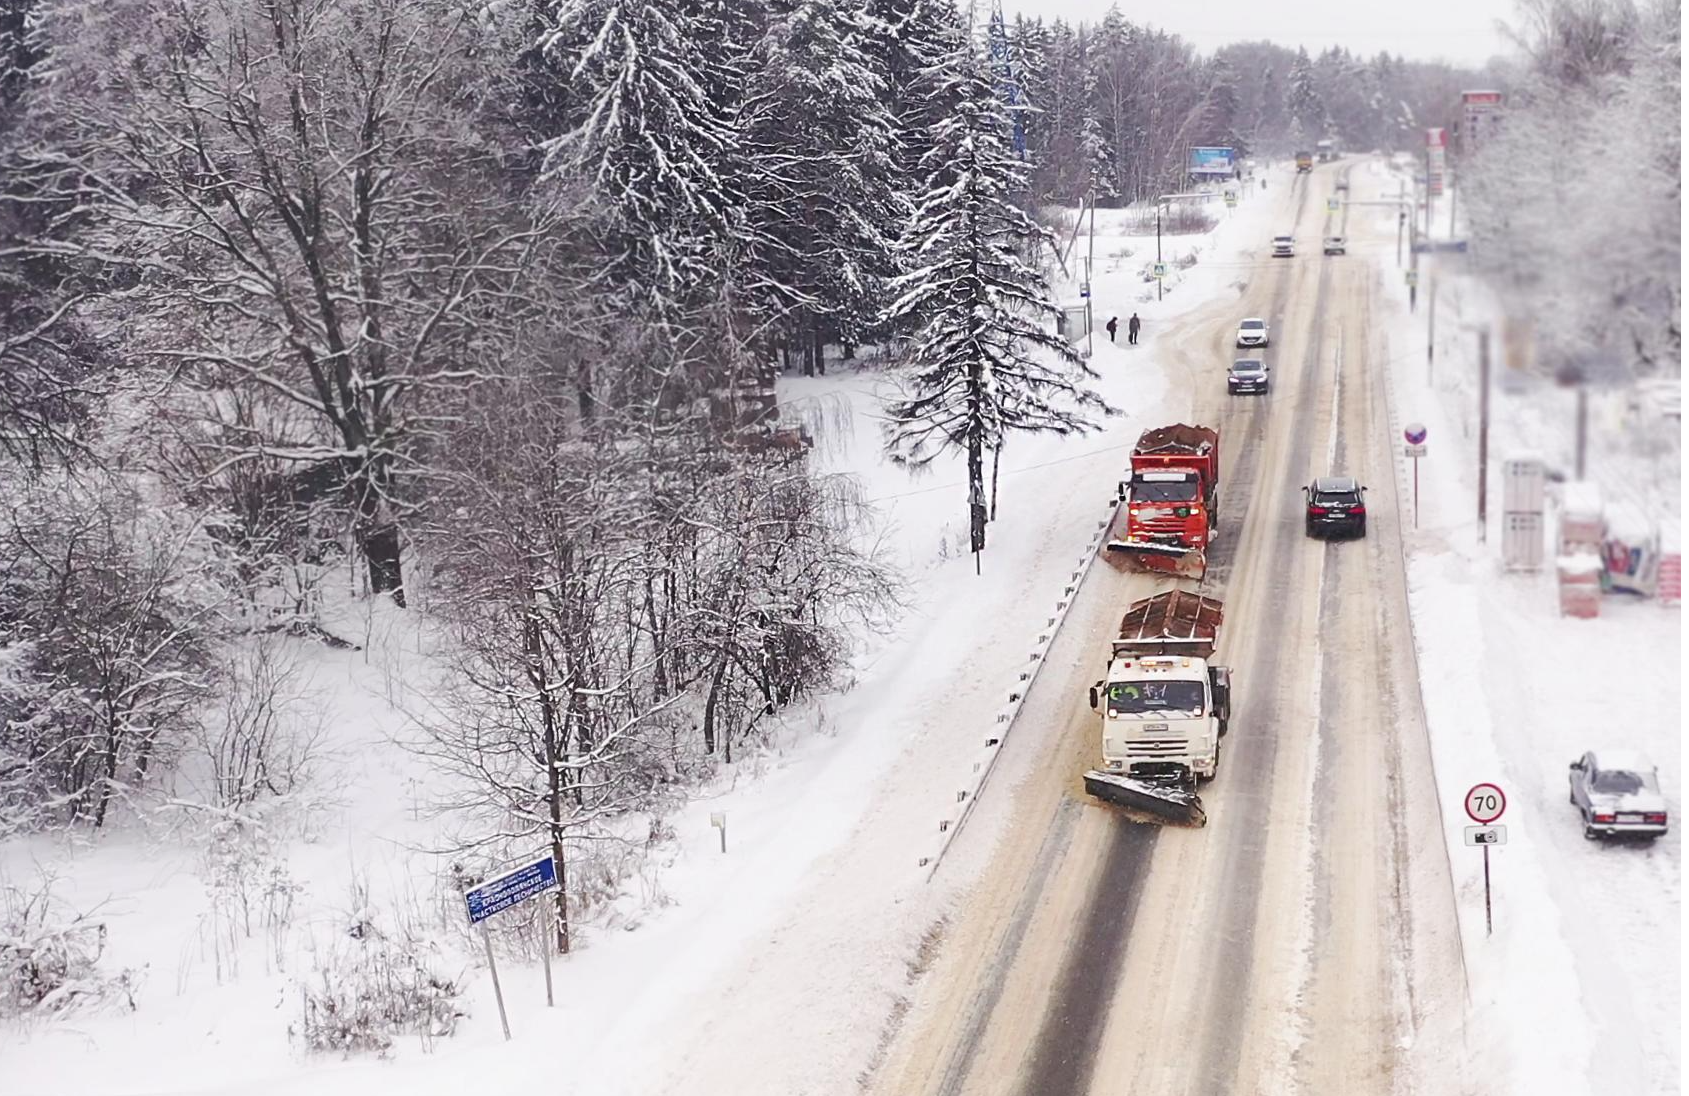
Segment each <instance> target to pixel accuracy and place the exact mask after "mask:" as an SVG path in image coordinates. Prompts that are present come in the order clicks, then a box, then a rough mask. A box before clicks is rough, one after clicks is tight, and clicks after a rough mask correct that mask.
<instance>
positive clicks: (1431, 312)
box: [1425, 270, 1437, 388]
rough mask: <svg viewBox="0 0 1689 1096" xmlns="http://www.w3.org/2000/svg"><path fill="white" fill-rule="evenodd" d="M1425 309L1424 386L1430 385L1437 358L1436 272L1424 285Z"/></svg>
mask: <svg viewBox="0 0 1689 1096" xmlns="http://www.w3.org/2000/svg"><path fill="white" fill-rule="evenodd" d="M1425 293H1426V299H1425V309H1426V313H1427V320H1428V323H1427V324H1426V332H1425V387H1427V388H1430V387H1431V367H1432V365H1433V364H1434V363H1435V361H1436V358H1437V272H1436V271H1435V270H1433V271H1431V280H1430V281H1429V282H1428V283H1427V284H1426V286H1425Z"/></svg>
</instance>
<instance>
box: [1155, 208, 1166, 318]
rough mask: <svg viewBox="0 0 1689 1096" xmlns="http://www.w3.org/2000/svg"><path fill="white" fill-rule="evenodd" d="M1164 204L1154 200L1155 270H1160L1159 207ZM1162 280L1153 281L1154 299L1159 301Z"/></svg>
mask: <svg viewBox="0 0 1689 1096" xmlns="http://www.w3.org/2000/svg"><path fill="white" fill-rule="evenodd" d="M1163 204H1164V203H1163V202H1162V201H1161V199H1160V198H1157V199H1156V200H1155V268H1156V269H1157V270H1160V269H1161V207H1162V205H1163ZM1162 281H1163V279H1161V278H1157V279H1155V299H1156V300H1158V301H1159V300H1160V299H1161V283H1162Z"/></svg>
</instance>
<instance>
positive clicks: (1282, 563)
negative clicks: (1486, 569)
mask: <svg viewBox="0 0 1689 1096" xmlns="http://www.w3.org/2000/svg"><path fill="white" fill-rule="evenodd" d="M1339 170H1340V169H1337V168H1326V167H1322V168H1320V169H1319V170H1317V171H1316V172H1315V173H1314V174H1313V175H1312V176H1307V177H1302V178H1300V179H1298V180H1297V182H1296V184H1295V185H1294V186H1293V187H1291V188H1287V189H1288V191H1289V192H1288V193H1284V194H1283V195H1282V197H1280V198H1279V199H1278V200H1279V201H1280V202H1281V203H1283V208H1282V212H1283V216H1284V219H1285V222H1286V223H1288V222H1289V221H1290V219H1291V218H1292V217H1294V219H1295V231H1296V237H1297V248H1298V256H1297V257H1296V258H1295V259H1292V260H1289V261H1279V262H1274V261H1272V260H1270V259H1267V258H1266V257H1265V246H1264V245H1265V243H1266V241H1265V239H1263V240H1262V241H1261V243H1262V245H1263V246H1262V248H1261V250H1260V251H1258V252H1257V253H1256V256H1257V261H1256V262H1255V263H1254V264H1252V267H1251V270H1250V274H1249V280H1248V284H1247V286H1246V288H1245V290H1244V293H1243V297H1242V299H1241V300H1239V301H1233V300H1226V301H1223V302H1216V303H1215V304H1213V305H1211V306H1209V307H1207V308H1205V309H1203V310H1202V311H1199V312H1198V313H1196V314H1194V315H1193V316H1191V317H1190V318H1189V319H1188V320H1187V321H1186V322H1185V323H1183V324H1182V325H1181V328H1180V332H1179V334H1178V335H1177V336H1173V337H1171V338H1170V339H1169V340H1168V341H1171V342H1172V343H1173V345H1172V346H1170V347H1169V346H1167V345H1165V343H1164V345H1163V347H1162V350H1163V353H1164V354H1168V355H1170V356H1171V357H1172V359H1173V360H1174V361H1175V362H1176V363H1177V366H1178V368H1182V369H1183V370H1184V371H1185V373H1186V377H1185V378H1184V379H1183V380H1182V381H1181V380H1177V379H1176V380H1175V384H1181V383H1182V384H1184V385H1185V386H1186V390H1187V391H1188V393H1189V397H1190V402H1189V412H1190V414H1191V416H1192V417H1193V419H1194V421H1198V422H1203V423H1209V424H1213V423H1218V425H1219V426H1220V429H1221V446H1222V499H1221V505H1220V515H1221V523H1222V533H1221V537H1220V541H1219V544H1218V546H1217V552H1216V559H1215V561H1214V565H1212V566H1211V567H1210V571H1209V576H1208V579H1207V580H1206V582H1205V587H1206V589H1205V591H1204V592H1209V593H1214V594H1217V595H1218V596H1221V597H1223V598H1224V599H1225V602H1226V627H1225V631H1224V633H1223V636H1222V641H1221V649H1220V656H1221V661H1222V662H1225V663H1227V664H1229V665H1231V666H1232V667H1233V668H1234V681H1235V683H1236V685H1235V688H1236V699H1235V701H1234V710H1235V712H1236V715H1235V716H1234V719H1233V723H1232V732H1231V734H1230V736H1229V737H1228V738H1227V740H1226V743H1225V751H1224V756H1223V760H1222V764H1221V772H1220V775H1219V777H1218V779H1217V780H1216V781H1215V782H1214V783H1213V784H1212V785H1210V786H1209V787H1208V788H1207V790H1206V791H1205V792H1204V800H1205V803H1206V804H1207V807H1208V815H1209V824H1208V826H1207V828H1206V829H1203V830H1179V829H1156V828H1152V827H1145V826H1139V825H1134V824H1132V823H1130V822H1127V821H1125V820H1123V819H1122V818H1121V817H1119V816H1118V815H1116V814H1114V813H1111V812H1110V811H1109V810H1107V809H1105V808H1103V807H1101V806H1098V805H1096V804H1095V803H1092V802H1089V801H1087V800H1086V798H1085V796H1084V794H1083V791H1082V788H1081V786H1080V773H1081V772H1082V771H1083V770H1084V769H1086V768H1087V767H1089V766H1090V765H1091V764H1093V763H1094V756H1093V755H1094V753H1095V751H1096V735H1097V730H1096V724H1095V720H1096V717H1095V715H1094V713H1092V712H1091V711H1090V709H1089V708H1088V707H1087V705H1086V701H1085V687H1086V686H1087V685H1089V684H1090V683H1091V682H1092V681H1093V680H1094V679H1095V678H1096V676H1097V674H1098V671H1099V670H1100V668H1101V664H1102V661H1103V657H1102V653H1103V652H1106V650H1107V641H1108V638H1109V636H1110V635H1111V631H1112V627H1113V625H1114V624H1115V623H1116V622H1117V620H1118V616H1119V613H1120V611H1121V610H1122V609H1123V608H1124V607H1125V605H1126V604H1127V603H1128V602H1129V601H1130V600H1132V599H1134V598H1137V597H1141V596H1144V595H1146V594H1148V593H1151V592H1153V591H1154V590H1155V589H1156V588H1158V585H1165V580H1159V579H1155V578H1151V577H1149V576H1143V575H1137V574H1131V573H1127V572H1125V571H1123V570H1121V569H1119V568H1118V567H1116V566H1114V565H1113V561H1107V563H1108V565H1105V566H1099V567H1096V568H1094V569H1093V570H1092V572H1091V575H1090V577H1089V579H1088V580H1087V582H1086V584H1085V586H1084V588H1083V589H1082V591H1081V595H1080V601H1079V602H1078V603H1076V605H1075V607H1074V612H1073V614H1072V615H1071V616H1070V617H1069V620H1068V624H1067V626H1066V628H1064V630H1063V632H1062V634H1061V636H1060V637H1059V638H1058V640H1057V642H1056V644H1055V645H1054V646H1053V647H1052V648H1051V651H1050V655H1049V657H1050V660H1051V662H1052V663H1053V664H1054V665H1060V666H1070V667H1071V669H1070V670H1068V671H1067V672H1065V673H1051V674H1048V675H1046V676H1045V677H1044V678H1043V679H1041V680H1040V681H1039V683H1038V684H1037V686H1036V687H1035V688H1034V689H1033V691H1032V693H1031V694H1030V695H1029V697H1028V707H1027V709H1026V710H1025V712H1024V714H1023V716H1022V719H1023V721H1025V725H1026V726H1027V727H1028V728H1031V727H1038V728H1041V729H1042V731H1043V733H1039V732H1038V731H1034V732H1033V733H1031V734H1027V735H1025V737H1024V739H1023V740H1022V741H1021V742H1020V743H1019V748H1020V749H1021V750H1023V751H1029V752H1030V753H1031V754H1032V755H1033V756H1031V757H1027V758H1022V764H1023V765H1024V766H1025V771H1026V772H1027V773H1028V775H1027V776H1026V778H1025V779H1024V781H1023V782H1022V783H1021V785H1020V786H1019V787H1018V789H1017V790H1016V792H1015V795H1014V797H1013V800H1012V806H1011V807H1009V808H1006V809H1009V810H1011V811H1012V821H1011V822H1010V825H1009V826H1008V828H1007V833H1006V836H1005V837H1003V839H1002V841H1001V842H1000V844H999V845H998V846H997V847H996V848H995V849H994V850H992V851H991V852H990V854H989V855H990V861H989V865H988V867H987V868H986V869H985V870H984V872H983V873H982V875H981V878H980V881H979V882H978V884H977V885H976V886H975V887H974V889H973V890H972V892H971V893H970V894H969V895H968V896H967V897H966V898H965V899H964V900H963V902H962V903H961V904H960V908H961V909H962V910H963V912H962V914H961V915H960V916H958V917H957V918H956V919H955V920H954V921H953V922H952V924H951V926H950V928H949V931H948V933H947V938H946V940H945V942H944V944H943V948H942V952H941V954H940V957H939V960H938V962H937V963H936V965H935V966H934V968H933V970H932V972H931V974H930V975H929V976H928V978H927V979H926V980H925V983H924V986H923V989H922V990H921V992H920V993H919V994H918V996H917V997H916V1000H915V1004H914V1008H913V1009H912V1010H911V1013H910V1015H909V1017H908V1019H907V1021H906V1023H905V1025H904V1027H903V1031H902V1036H901V1038H900V1039H899V1041H898V1043H897V1044H896V1045H895V1046H894V1048H893V1050H892V1053H891V1055H890V1058H889V1060H888V1062H887V1063H886V1066H885V1068H884V1069H883V1070H882V1071H881V1072H880V1073H879V1075H878V1077H877V1078H876V1085H875V1090H876V1091H879V1092H885V1093H915V1092H920V1093H944V1094H951V1093H954V1094H963V1093H966V1094H982V1096H983V1094H999V1093H1002V1094H1026V1096H1031V1094H1044V1093H1048V1094H1052V1096H1053V1094H1058V1093H1061V1094H1066V1093H1078V1092H1097V1093H1103V1092H1120V1091H1125V1090H1128V1089H1134V1090H1137V1091H1155V1092H1185V1093H1209V1092H1213V1093H1220V1092H1256V1093H1270V1092H1292V1091H1306V1092H1330V1091H1355V1092H1360V1091H1365V1092H1376V1093H1382V1092H1388V1091H1392V1090H1393V1089H1394V1090H1402V1089H1404V1088H1405V1087H1406V1086H1405V1079H1406V1078H1407V1076H1408V1075H1409V1074H1410V1073H1411V1072H1412V1071H1411V1070H1409V1069H1407V1068H1404V1067H1405V1066H1407V1065H1409V1064H1411V1063H1410V1062H1409V1059H1410V1058H1411V1057H1412V1056H1413V1055H1415V1054H1416V1053H1421V1052H1422V1053H1424V1054H1427V1055H1449V1056H1459V1055H1461V1054H1463V1052H1464V1048H1463V1045H1462V1041H1463V1032H1462V1029H1461V1026H1460V1021H1459V1019H1458V1017H1459V1016H1460V1015H1461V1014H1462V1012H1463V1009H1462V1008H1461V1004H1460V1002H1461V998H1462V996H1463V988H1462V973H1461V968H1460V957H1459V952H1458V942H1457V935H1456V930H1455V925H1454V919H1453V913H1452V909H1451V905H1450V890H1451V884H1450V878H1449V869H1448V863H1447V858H1446V854H1445V852H1444V849H1443V846H1442V844H1441V838H1440V830H1439V826H1438V822H1437V818H1436V810H1437V808H1436V802H1435V791H1434V787H1433V782H1432V778H1431V773H1430V755H1429V750H1428V745H1427V741H1426V736H1425V732H1424V725H1423V715H1422V713H1421V712H1420V708H1419V690H1418V684H1417V671H1416V667H1415V665H1414V661H1413V646H1412V642H1411V639H1410V636H1409V629H1408V624H1407V619H1408V618H1407V603H1406V592H1405V583H1404V579H1403V566H1402V558H1401V543H1400V532H1399V528H1398V524H1397V518H1396V515H1397V509H1396V505H1395V497H1394V483H1395V477H1394V475H1393V473H1392V471H1391V464H1390V461H1391V459H1392V458H1391V448H1390V446H1391V440H1392V439H1391V437H1390V430H1389V426H1388V415H1387V409H1386V407H1385V404H1384V399H1385V395H1384V391H1383V387H1382V378H1381V377H1379V375H1378V371H1377V370H1376V369H1372V368H1369V364H1368V363H1369V360H1375V359H1376V354H1377V352H1378V346H1379V343H1380V341H1381V335H1380V333H1379V332H1378V331H1377V330H1375V326H1374V323H1373V318H1372V317H1373V312H1374V304H1375V301H1376V298H1377V294H1378V290H1379V281H1378V279H1379V277H1380V273H1379V271H1378V269H1377V267H1376V266H1375V265H1373V264H1372V263H1371V262H1370V261H1369V259H1368V258H1366V257H1364V252H1365V251H1367V250H1372V251H1379V250H1381V249H1380V248H1376V247H1375V248H1365V247H1364V246H1357V245H1364V244H1365V243H1366V237H1367V236H1368V234H1369V229H1368V227H1367V226H1368V225H1369V224H1376V223H1378V221H1379V219H1378V218H1376V217H1366V218H1361V217H1357V218H1356V223H1355V224H1351V225H1349V226H1348V230H1349V232H1350V234H1351V237H1352V243H1351V248H1352V250H1355V251H1361V252H1362V254H1351V255H1349V256H1346V257H1338V258H1331V259H1322V258H1321V256H1320V240H1321V237H1322V235H1323V234H1324V232H1325V229H1326V217H1327V215H1326V213H1325V199H1326V197H1327V195H1328V194H1329V193H1330V191H1331V189H1332V187H1333V184H1334V182H1335V181H1336V179H1337V177H1338V173H1339ZM1353 174H1354V176H1355V182H1356V185H1357V188H1359V186H1360V185H1361V184H1362V182H1363V172H1361V171H1355V172H1354V173H1353ZM1357 196H1361V195H1359V194H1357ZM1366 196H1368V197H1370V196H1371V195H1370V194H1369V195H1366ZM1363 222H1364V223H1363ZM1377 240H1381V237H1378V238H1377ZM1375 242H1377V241H1376V240H1375ZM1245 315H1265V316H1266V317H1267V318H1268V319H1269V322H1270V323H1272V325H1273V327H1274V330H1275V345H1274V348H1273V349H1272V350H1271V351H1270V352H1269V353H1268V355H1267V357H1268V362H1269V364H1270V365H1271V366H1272V367H1273V385H1274V390H1273V392H1272V394H1271V395H1269V396H1268V397H1266V398H1264V399H1249V398H1229V397H1227V396H1226V395H1225V387H1224V384H1223V377H1224V372H1225V367H1226V364H1227V362H1228V361H1229V360H1230V355H1231V354H1232V349H1231V339H1230V336H1231V332H1232V331H1233V330H1234V329H1235V323H1236V321H1237V319H1238V318H1240V317H1242V316H1245ZM1170 406H1172V407H1174V408H1177V407H1178V406H1179V400H1178V398H1177V397H1175V398H1173V399H1172V400H1171V401H1170ZM1328 472H1341V473H1347V474H1352V475H1355V476H1356V477H1357V478H1359V479H1360V480H1361V481H1362V482H1363V483H1366V484H1368V485H1369V486H1370V487H1371V488H1372V490H1371V493H1370V495H1369V499H1368V501H1369V507H1368V509H1369V536H1368V538H1367V539H1366V540H1364V541H1361V542H1356V543H1333V544H1328V545H1324V546H1322V545H1320V544H1319V543H1316V542H1313V541H1309V540H1307V539H1305V538H1304V536H1303V531H1302V527H1301V495H1300V491H1299V488H1300V486H1301V485H1302V484H1304V483H1306V482H1308V480H1309V479H1311V478H1312V477H1313V476H1315V475H1321V474H1326V473H1328ZM966 840H967V835H966V834H964V836H963V837H962V838H961V839H959V843H961V842H965V841H966Z"/></svg>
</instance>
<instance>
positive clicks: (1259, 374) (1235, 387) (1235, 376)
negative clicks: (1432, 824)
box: [1226, 358, 1267, 396]
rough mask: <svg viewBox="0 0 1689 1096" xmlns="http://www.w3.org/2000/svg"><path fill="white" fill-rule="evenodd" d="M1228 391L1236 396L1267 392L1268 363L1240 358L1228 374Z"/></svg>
mask: <svg viewBox="0 0 1689 1096" xmlns="http://www.w3.org/2000/svg"><path fill="white" fill-rule="evenodd" d="M1226 391H1227V392H1230V393H1231V394H1232V395H1234V396H1240V395H1242V394H1244V393H1245V392H1259V393H1262V394H1263V395H1265V394H1266V391H1267V363H1266V362H1264V361H1262V360H1261V359H1260V358H1239V359H1238V360H1237V361H1235V362H1233V363H1232V368H1231V371H1230V372H1229V373H1227V374H1226Z"/></svg>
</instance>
